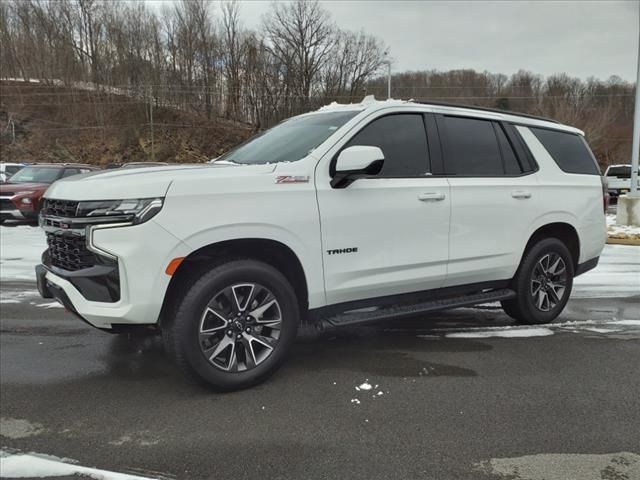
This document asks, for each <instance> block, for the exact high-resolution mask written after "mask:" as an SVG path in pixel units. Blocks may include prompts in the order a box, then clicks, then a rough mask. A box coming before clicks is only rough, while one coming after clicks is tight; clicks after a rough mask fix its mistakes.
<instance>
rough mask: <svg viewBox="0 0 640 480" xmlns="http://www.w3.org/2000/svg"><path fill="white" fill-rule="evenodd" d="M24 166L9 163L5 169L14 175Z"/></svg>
mask: <svg viewBox="0 0 640 480" xmlns="http://www.w3.org/2000/svg"><path fill="white" fill-rule="evenodd" d="M22 168H23V167H21V166H18V165H8V166H7V167H5V170H6V172H7V173H8V174H9V175H13V174H14V173H16V172H19V171H20V170H21V169H22Z"/></svg>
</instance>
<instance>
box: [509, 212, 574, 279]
mask: <svg viewBox="0 0 640 480" xmlns="http://www.w3.org/2000/svg"><path fill="white" fill-rule="evenodd" d="M543 238H557V239H558V240H560V241H561V242H562V243H564V244H565V245H566V247H567V248H568V249H569V252H570V253H571V259H572V260H573V269H574V271H576V270H577V268H578V264H579V259H580V236H579V235H578V231H577V230H576V228H575V227H574V226H573V225H571V224H570V223H566V222H552V223H547V224H545V225H542V226H540V227H538V228H537V229H536V230H535V231H534V232H533V233H532V234H531V235H530V237H529V241H528V242H527V244H526V246H525V248H524V251H523V252H522V256H521V257H520V262H522V258H524V255H525V254H526V253H527V252H528V251H529V250H530V249H531V247H533V245H535V244H536V242H538V241H539V240H541V239H543Z"/></svg>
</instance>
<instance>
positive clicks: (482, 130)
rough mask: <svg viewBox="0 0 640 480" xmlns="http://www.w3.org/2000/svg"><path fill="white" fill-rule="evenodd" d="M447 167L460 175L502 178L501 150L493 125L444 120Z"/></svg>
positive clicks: (468, 120) (475, 120) (467, 119)
mask: <svg viewBox="0 0 640 480" xmlns="http://www.w3.org/2000/svg"><path fill="white" fill-rule="evenodd" d="M444 124H445V130H446V134H445V136H444V138H445V155H446V164H447V165H446V168H447V170H448V171H451V170H452V169H453V172H452V173H455V174H456V175H461V176H465V175H480V176H502V175H504V170H503V167H502V159H501V156H500V148H499V146H498V140H497V138H496V134H495V131H494V129H493V125H492V122H490V121H488V120H478V119H476V118H463V117H444Z"/></svg>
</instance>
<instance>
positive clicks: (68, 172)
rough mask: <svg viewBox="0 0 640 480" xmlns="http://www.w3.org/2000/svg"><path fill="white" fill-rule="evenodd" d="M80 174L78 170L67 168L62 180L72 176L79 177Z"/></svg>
mask: <svg viewBox="0 0 640 480" xmlns="http://www.w3.org/2000/svg"><path fill="white" fill-rule="evenodd" d="M79 173H80V170H78V169H77V168H65V170H64V173H63V174H62V178H64V177H70V176H72V175H78V174H79Z"/></svg>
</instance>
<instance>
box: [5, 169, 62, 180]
mask: <svg viewBox="0 0 640 480" xmlns="http://www.w3.org/2000/svg"><path fill="white" fill-rule="evenodd" d="M59 175H60V169H59V168H55V167H25V168H23V169H22V170H20V171H19V172H18V173H16V174H15V175H14V176H12V177H11V179H10V180H9V181H10V183H31V182H33V183H53V182H55V181H56V180H57V179H58V176H59Z"/></svg>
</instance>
